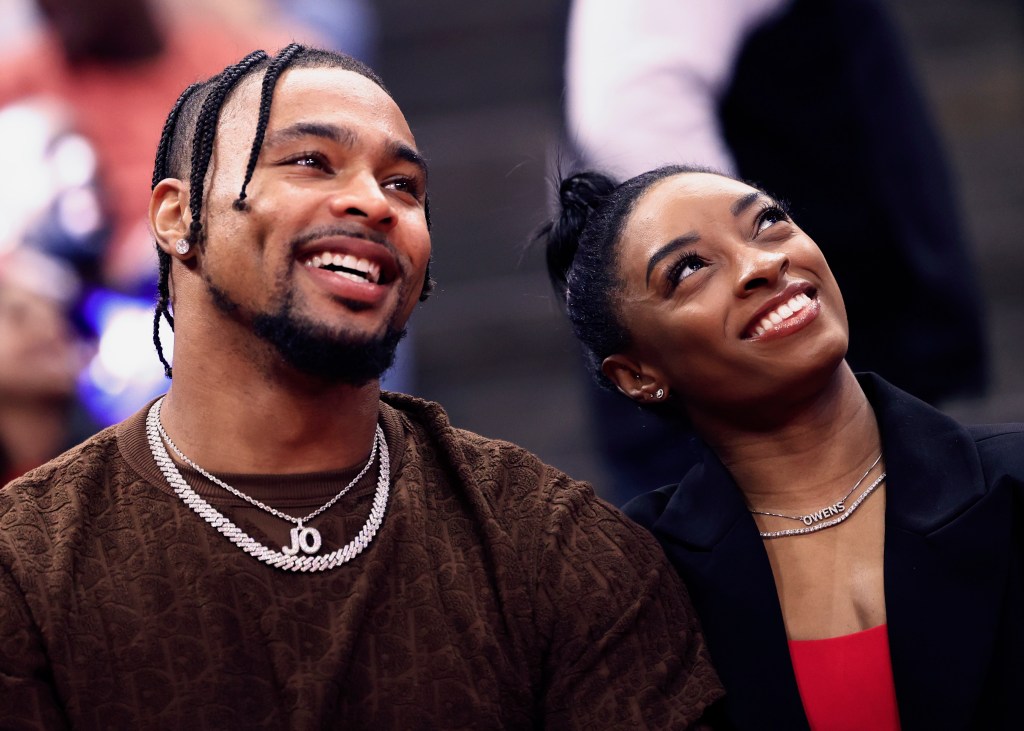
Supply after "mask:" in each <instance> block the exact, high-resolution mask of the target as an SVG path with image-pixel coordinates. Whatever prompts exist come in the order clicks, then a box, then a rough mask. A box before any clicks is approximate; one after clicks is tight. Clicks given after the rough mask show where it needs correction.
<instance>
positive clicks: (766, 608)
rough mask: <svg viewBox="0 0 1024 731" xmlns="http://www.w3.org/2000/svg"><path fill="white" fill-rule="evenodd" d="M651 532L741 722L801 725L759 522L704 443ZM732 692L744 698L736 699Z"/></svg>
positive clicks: (728, 709)
mask: <svg viewBox="0 0 1024 731" xmlns="http://www.w3.org/2000/svg"><path fill="white" fill-rule="evenodd" d="M703 458H704V459H703V463H702V464H699V465H698V466H696V467H694V468H693V469H691V470H690V472H689V473H687V475H686V477H685V478H684V479H683V481H682V483H680V485H679V486H678V488H677V489H676V490H675V492H674V494H673V495H672V497H671V498H670V499H669V500H668V503H667V504H666V506H665V511H664V512H663V513H662V515H661V517H660V518H659V519H658V520H657V521H656V522H655V523H654V525H653V526H652V527H651V530H652V531H653V533H654V534H655V536H657V537H658V539H659V540H660V541H661V543H662V545H663V546H664V548H665V552H666V553H667V554H668V556H669V558H670V559H671V560H672V562H673V563H674V564H675V566H676V568H677V569H678V570H679V572H680V574H681V575H682V576H683V579H684V580H685V581H686V584H687V587H688V588H689V591H690V595H691V597H692V598H693V601H694V604H695V605H696V607H697V611H698V614H699V615H700V617H701V624H702V625H703V628H704V636H705V638H706V639H707V643H708V648H709V650H710V651H711V656H712V660H713V661H714V664H715V668H716V669H717V670H718V673H719V675H720V676H721V679H722V682H723V684H724V685H725V687H726V688H728V689H731V691H732V695H731V696H730V695H729V694H727V696H726V708H725V710H726V714H727V715H728V716H729V718H730V719H731V720H732V722H733V723H735V724H736V725H737V726H739V727H740V728H766V729H768V728H779V729H783V728H784V729H794V730H799V729H807V728H808V725H807V719H806V717H805V716H804V712H803V705H802V704H801V702H800V694H799V690H798V689H797V685H796V677H795V676H794V674H793V666H792V664H791V662H790V658H789V645H788V643H787V640H786V630H785V625H784V624H783V621H782V610H781V608H780V606H779V601H778V595H777V593H776V591H775V582H774V578H773V576H772V570H771V565H770V564H769V562H768V555H767V553H765V550H764V545H763V543H762V541H761V538H760V536H759V535H758V533H757V527H756V525H755V524H754V521H753V519H752V518H751V517H750V514H749V513H748V512H747V510H746V507H745V505H744V504H743V501H742V498H741V497H740V495H739V491H738V489H737V488H736V486H735V483H734V482H733V480H732V478H731V476H730V475H729V474H728V472H727V471H726V469H725V468H724V467H723V466H722V464H721V463H720V462H719V461H718V459H717V458H716V457H715V456H714V454H712V453H711V452H710V450H707V449H705V450H704V455H703ZM733 698H736V699H742V702H738V701H734V700H732V699H733Z"/></svg>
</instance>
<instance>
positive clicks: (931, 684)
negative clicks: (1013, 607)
mask: <svg viewBox="0 0 1024 731" xmlns="http://www.w3.org/2000/svg"><path fill="white" fill-rule="evenodd" d="M862 386H863V387H864V390H865V392H866V393H867V394H868V398H869V399H870V400H871V401H872V405H873V406H874V408H875V413H876V417H877V418H878V422H879V427H880V429H881V433H882V444H883V449H884V451H885V460H886V471H887V475H888V476H887V490H886V534H885V559H884V561H885V563H884V568H885V595H886V596H885V598H886V613H887V621H888V626H889V643H890V650H891V654H892V665H893V676H894V680H895V684H896V697H897V699H898V704H899V709H900V718H901V723H902V726H903V729H904V730H905V731H910V730H911V729H943V728H949V729H960V728H968V727H970V725H971V718H972V717H973V716H974V715H975V713H976V706H977V703H978V701H979V698H980V696H981V693H982V690H983V686H984V683H985V681H986V674H985V669H986V668H987V667H989V664H990V660H991V657H992V653H993V647H994V641H995V637H994V633H995V631H996V627H997V624H998V623H997V619H998V616H999V607H1000V605H1001V604H1002V602H1003V593H1004V591H1005V583H1004V582H1005V577H1006V575H1007V570H1008V561H1009V556H1010V552H1011V545H1010V537H1011V529H1010V521H1011V519H1012V502H1011V495H1010V494H1009V491H1006V490H1003V491H998V492H992V493H987V488H986V485H985V480H984V475H983V473H982V468H981V463H980V460H979V457H978V453H977V448H976V446H975V443H974V440H973V438H972V437H971V435H970V433H969V432H967V430H966V429H964V428H963V427H962V426H960V425H959V424H957V423H956V422H955V421H953V420H952V419H950V418H948V417H946V416H945V415H943V414H942V413H940V412H938V411H936V410H934V409H932V408H931V407H930V406H927V405H926V404H924V403H922V402H919V401H917V400H916V399H914V398H913V397H911V396H909V395H908V394H905V393H903V392H901V391H898V390H897V389H895V388H893V387H892V386H889V385H888V384H886V383H885V382H884V381H881V380H880V379H876V378H874V377H870V376H867V377H862Z"/></svg>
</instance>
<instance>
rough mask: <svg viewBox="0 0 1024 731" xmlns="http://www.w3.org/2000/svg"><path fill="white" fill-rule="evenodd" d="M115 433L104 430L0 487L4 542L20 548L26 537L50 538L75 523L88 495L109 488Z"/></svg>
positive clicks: (115, 448)
mask: <svg viewBox="0 0 1024 731" xmlns="http://www.w3.org/2000/svg"><path fill="white" fill-rule="evenodd" d="M116 429H117V427H108V428H106V429H103V430H102V431H100V432H98V433H96V434H94V435H93V436H91V437H89V438H88V439H86V440H85V441H84V442H82V443H81V444H79V445H78V446H76V447H72V448H71V449H69V450H68V451H66V452H64V453H63V454H61V455H59V456H57V457H55V458H53V459H51V460H50V461H49V462H46V463H45V464H43V465H40V466H39V467H36V468H35V469H33V470H30V471H29V472H27V473H25V474H24V475H22V476H21V477H19V478H17V479H15V480H12V481H11V482H9V483H7V485H5V486H4V487H3V488H0V535H2V536H3V537H4V541H8V540H9V541H12V542H17V543H20V544H23V545H24V544H25V541H26V540H28V539H29V538H31V536H35V538H33V539H32V540H36V539H40V540H41V539H42V538H43V537H46V538H47V540H55V539H56V538H55V537H56V536H57V535H60V534H62V533H64V532H65V529H67V528H68V527H69V526H70V524H72V523H75V522H76V521H77V520H78V516H80V514H81V511H82V510H83V509H87V507H88V505H89V503H90V502H91V501H92V499H93V497H94V496H95V495H96V494H97V493H99V494H102V493H103V492H104V491H105V488H106V487H107V486H108V485H109V482H110V474H111V471H112V469H114V464H115V462H116V461H117V460H118V456H117V452H118V449H117V434H116ZM29 534H31V535H29ZM19 536H20V538H19Z"/></svg>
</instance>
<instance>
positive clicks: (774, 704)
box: [625, 374, 1024, 731]
mask: <svg viewBox="0 0 1024 731" xmlns="http://www.w3.org/2000/svg"><path fill="white" fill-rule="evenodd" d="M859 379H860V381H861V385H862V386H863V388H864V391H865V393H866V394H867V396H868V399H869V400H870V401H871V404H872V406H873V407H874V410H875V415H876V417H877V419H878V423H879V428H880V430H881V436H882V448H883V450H884V454H885V465H886V472H887V475H888V476H887V479H886V509H885V559H884V571H885V606H886V614H887V623H888V629H889V645H890V651H891V654H892V666H893V676H894V680H895V685H896V699H897V704H898V706H899V714H900V723H901V725H902V728H903V729H904V731H912V730H913V729H929V731H934V730H935V729H1003V728H1015V729H1019V728H1024V705H1021V704H1022V703H1024V568H1022V559H1024V535H1022V534H1024V424H1014V425H1002V426H991V427H971V428H968V427H964V426H961V425H960V424H958V423H957V422H955V421H953V420H952V419H950V418H949V417H947V416H945V415H944V414H942V413H940V412H939V411H936V410H935V409H933V408H931V407H930V406H928V405H927V404H925V403H923V402H921V401H918V400H917V399H915V398H914V397H913V396H910V395H909V394H906V393H904V392H902V391H900V390H898V389H897V388H895V387H893V386H891V385H889V384H888V383H886V382H885V381H883V380H882V379H880V378H878V377H877V376H874V375H873V374H868V375H864V376H859ZM625 511H626V513H627V514H628V515H630V517H632V518H633V519H634V520H636V521H637V522H639V523H640V524H642V525H644V526H646V527H647V528H648V529H650V530H651V531H652V532H653V533H654V535H655V536H656V537H657V538H658V540H659V541H660V542H661V544H662V546H663V547H664V549H665V552H666V553H667V554H668V556H669V558H670V559H671V560H672V562H673V564H674V565H675V567H676V569H677V570H678V571H679V573H680V574H681V575H682V577H683V578H684V580H685V581H686V583H687V585H688V587H689V590H690V594H691V596H692V598H693V601H694V604H695V605H696V607H697V611H698V614H699V615H700V618H701V622H702V623H703V625H704V631H705V636H706V638H707V642H708V647H709V649H710V650H711V656H712V659H713V660H714V663H715V666H716V668H717V669H718V672H719V674H720V676H721V678H722V682H723V684H724V685H725V688H726V692H727V697H726V700H725V708H724V712H725V715H726V717H727V719H728V721H729V722H731V723H732V724H733V725H734V726H735V727H736V728H740V729H786V730H788V729H806V728H807V727H808V726H807V719H806V717H805V715H804V712H803V706H802V704H801V701H800V695H799V691H798V690H797V685H796V679H795V677H794V674H793V667H792V664H791V662H790V657H789V648H788V644H787V638H786V631H785V627H784V625H783V621H782V610H781V608H780V606H779V601H778V595H777V593H776V591H775V582H774V579H773V576H772V571H771V566H770V565H769V563H768V556H767V553H766V552H765V550H764V545H763V543H762V540H761V538H760V536H759V535H758V532H757V527H756V525H755V524H754V520H753V518H751V516H750V513H749V512H748V511H747V509H746V506H745V504H744V502H743V499H742V497H741V495H740V492H739V489H738V488H737V487H736V483H735V482H734V481H733V479H732V477H731V476H730V475H729V473H728V472H727V471H726V469H725V468H724V467H723V466H722V463H721V462H719V460H718V459H717V457H715V455H714V454H713V453H712V452H711V451H710V450H709V449H707V448H705V449H704V453H703V456H702V461H701V462H700V463H699V464H697V465H696V466H695V467H693V468H692V469H691V470H690V471H689V472H688V473H687V474H686V476H685V477H684V478H683V481H682V482H681V483H679V484H678V485H673V486H669V487H664V488H661V489H660V490H656V491H655V492H651V493H648V494H646V495H643V496H641V497H639V498H637V499H635V500H633V501H632V502H630V503H629V504H628V505H627V506H626V507H625ZM823 570H829V569H827V568H823Z"/></svg>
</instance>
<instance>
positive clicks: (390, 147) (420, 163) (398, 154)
mask: <svg viewBox="0 0 1024 731" xmlns="http://www.w3.org/2000/svg"><path fill="white" fill-rule="evenodd" d="M385 152H386V153H387V154H388V155H390V156H391V157H393V158H394V159H396V160H404V161H405V162H410V163H412V164H413V165H415V166H416V167H418V168H419V169H420V173H421V174H422V175H423V177H424V178H426V177H427V173H428V169H427V160H426V158H424V157H423V155H421V154H420V153H418V152H416V150H414V149H412V148H411V147H409V145H407V144H405V143H404V142H398V141H396V140H393V141H391V142H389V143H388V144H387V148H386V149H385Z"/></svg>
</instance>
